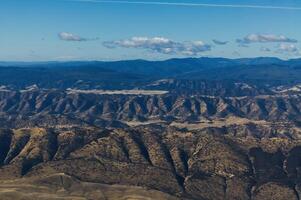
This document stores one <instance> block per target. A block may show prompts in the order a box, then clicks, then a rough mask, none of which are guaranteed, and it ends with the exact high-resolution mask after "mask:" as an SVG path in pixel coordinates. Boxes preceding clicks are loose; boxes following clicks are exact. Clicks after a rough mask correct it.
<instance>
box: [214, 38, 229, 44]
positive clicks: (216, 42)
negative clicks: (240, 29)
mask: <svg viewBox="0 0 301 200" xmlns="http://www.w3.org/2000/svg"><path fill="white" fill-rule="evenodd" d="M212 41H213V43H214V44H217V45H226V44H228V41H220V40H215V39H214V40H212Z"/></svg>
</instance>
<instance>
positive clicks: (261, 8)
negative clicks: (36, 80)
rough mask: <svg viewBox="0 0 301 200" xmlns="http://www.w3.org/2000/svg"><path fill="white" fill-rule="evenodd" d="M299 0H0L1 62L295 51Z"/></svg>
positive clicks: (300, 35) (300, 32)
mask: <svg viewBox="0 0 301 200" xmlns="http://www.w3.org/2000/svg"><path fill="white" fill-rule="evenodd" d="M300 19H301V1H300V0H286V1H283V0H164V1H162V0H160V1H159V0H136V1H135V0H128V1H122V0H120V1H114V0H111V1H101V0H0V61H69V60H129V59H147V60H162V59H168V58H182V57H202V56H206V57H227V58H241V57H261V56H269V57H279V58H282V59H290V58H298V57H301V26H300V25H301V23H300Z"/></svg>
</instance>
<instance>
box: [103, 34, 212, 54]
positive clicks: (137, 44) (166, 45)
mask: <svg viewBox="0 0 301 200" xmlns="http://www.w3.org/2000/svg"><path fill="white" fill-rule="evenodd" d="M103 45H104V46H105V47H107V48H117V47H123V48H138V49H146V50H151V51H153V52H157V53H162V54H179V55H187V56H196V55H199V54H200V53H202V52H205V51H210V50H211V46H210V45H208V44H205V43H204V42H202V41H190V42H176V41H173V40H170V39H168V38H164V37H153V38H149V37H133V38H130V39H126V40H116V41H107V42H104V43H103Z"/></svg>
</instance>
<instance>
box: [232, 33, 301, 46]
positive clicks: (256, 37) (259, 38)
mask: <svg viewBox="0 0 301 200" xmlns="http://www.w3.org/2000/svg"><path fill="white" fill-rule="evenodd" d="M236 42H237V43H239V44H251V43H269V42H286V43H297V42H298V41H297V40H296V39H292V38H288V37H286V36H284V35H274V34H250V35H247V36H246V37H244V38H242V39H237V40H236Z"/></svg>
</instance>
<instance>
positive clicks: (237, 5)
mask: <svg viewBox="0 0 301 200" xmlns="http://www.w3.org/2000/svg"><path fill="white" fill-rule="evenodd" d="M65 1H72V2H86V3H108V4H138V5H164V6H186V7H221V8H250V9H275V10H301V7H290V6H269V5H266V6H265V5H262V6H261V5H243V4H205V3H181V2H177V3H172V2H146V1H105V0H65Z"/></svg>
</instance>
